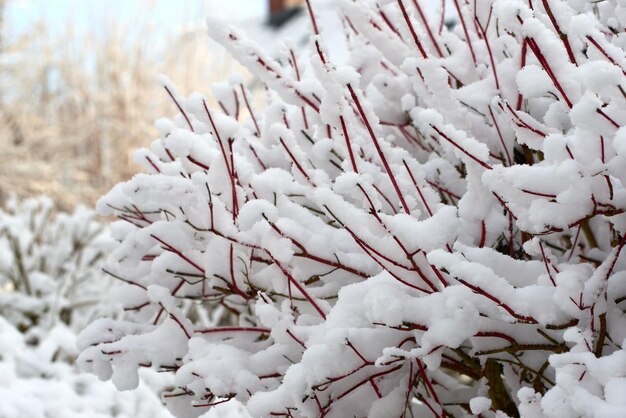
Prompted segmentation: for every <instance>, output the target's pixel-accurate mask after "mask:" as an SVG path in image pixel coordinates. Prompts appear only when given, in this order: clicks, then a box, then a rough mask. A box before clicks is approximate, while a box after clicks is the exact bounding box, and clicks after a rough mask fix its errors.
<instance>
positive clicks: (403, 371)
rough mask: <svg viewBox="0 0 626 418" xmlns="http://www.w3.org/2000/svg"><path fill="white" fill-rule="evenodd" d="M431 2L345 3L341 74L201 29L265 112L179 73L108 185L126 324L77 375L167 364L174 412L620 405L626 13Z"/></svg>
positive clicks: (95, 328)
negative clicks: (151, 130) (185, 80)
mask: <svg viewBox="0 0 626 418" xmlns="http://www.w3.org/2000/svg"><path fill="white" fill-rule="evenodd" d="M315 3H316V2H314V1H312V2H311V5H310V6H312V8H311V10H312V14H311V20H312V21H313V23H314V24H313V27H314V28H315V27H317V23H316V22H315V16H314V12H315V5H316V4H315ZM421 3H424V2H423V1H419V0H415V1H413V0H398V1H379V2H376V1H359V2H354V1H350V0H342V1H341V2H340V4H341V13H342V18H343V20H344V22H345V28H346V37H347V42H348V43H349V46H350V49H351V51H352V52H351V55H350V57H349V65H348V66H345V67H340V66H335V65H333V63H332V62H330V61H329V59H328V58H327V57H328V54H327V49H326V46H325V45H324V40H323V39H322V38H321V37H319V36H314V37H313V38H312V41H311V48H310V51H311V53H310V54H309V55H308V56H304V57H302V56H298V54H297V53H296V52H295V51H292V50H290V49H288V48H287V49H285V51H284V55H283V56H282V57H280V60H276V59H274V58H272V57H270V56H268V55H267V54H265V53H264V52H263V51H262V49H260V48H259V47H257V46H255V45H254V43H253V42H251V41H249V40H247V39H246V37H245V36H244V35H243V34H242V33H240V32H239V31H238V30H236V29H234V28H232V27H228V26H225V25H224V24H222V23H221V22H218V21H215V20H210V21H209V25H208V26H209V31H210V33H211V35H212V36H213V38H215V39H216V40H218V41H219V42H221V43H222V44H223V45H224V46H225V47H226V48H228V49H229V50H230V51H231V52H232V54H233V55H234V56H235V57H236V58H237V59H239V60H240V61H241V62H242V63H244V64H245V65H246V66H247V67H248V68H249V69H250V70H251V71H252V72H253V73H254V74H255V75H256V76H257V77H258V78H259V79H260V80H261V81H263V82H264V83H265V84H266V85H267V87H268V88H269V90H270V93H269V95H268V96H269V104H268V106H267V109H266V110H265V111H259V110H258V109H255V108H254V106H253V101H252V98H251V94H250V92H248V91H247V90H246V89H245V87H244V86H243V85H242V84H241V82H240V81H239V80H232V82H231V83H230V86H229V87H228V86H226V85H221V86H219V88H218V89H215V92H214V93H215V100H214V101H215V102H217V105H216V106H210V105H209V104H208V103H212V102H213V100H211V101H209V100H208V99H205V98H204V97H202V96H200V95H193V96H191V97H189V98H184V97H181V96H180V95H178V94H177V93H176V91H175V90H174V88H173V87H172V86H170V85H169V84H167V83H166V84H165V88H166V89H167V93H168V94H170V95H171V97H172V99H173V102H174V104H175V105H176V106H177V107H178V110H179V111H180V114H179V115H178V116H177V117H176V118H175V119H174V120H166V119H163V120H160V121H158V122H157V127H158V129H159V130H160V131H161V138H160V139H157V140H156V141H154V142H153V144H152V147H151V149H149V150H147V149H145V150H140V151H138V152H137V153H136V154H135V157H136V161H137V162H138V163H140V164H143V166H144V167H145V169H146V174H141V175H137V176H136V177H134V178H133V179H132V180H130V181H129V182H127V183H125V184H120V185H118V186H116V187H115V188H114V189H113V190H112V191H111V192H110V193H109V194H108V195H107V196H105V197H104V198H103V199H102V200H101V201H100V202H99V210H100V211H101V212H102V213H104V214H114V215H117V216H118V217H119V218H120V221H119V222H118V223H117V224H116V225H115V226H114V231H115V235H116V238H117V239H118V240H119V241H120V245H119V246H118V248H117V250H116V251H115V254H114V256H113V258H112V259H111V260H110V261H109V263H108V264H107V269H108V270H110V271H111V272H112V274H115V275H116V276H117V277H119V278H121V279H122V280H123V281H125V282H126V283H127V293H126V295H125V299H124V303H125V304H126V307H127V309H128V310H130V311H132V315H131V316H130V318H129V319H128V320H126V321H123V322H122V321H119V322H115V321H111V320H105V321H101V322H96V323H94V324H93V325H91V327H90V328H88V330H87V331H85V332H84V334H83V336H82V341H81V346H82V349H83V353H82V355H81V359H80V360H81V362H82V363H83V365H84V366H85V367H86V368H87V369H90V370H92V371H93V372H94V373H97V374H98V375H100V376H101V377H112V379H113V381H114V382H115V383H116V384H117V385H118V387H120V388H129V387H133V386H134V385H136V382H137V369H138V368H139V367H152V368H156V369H159V370H162V371H168V372H171V373H173V374H174V375H175V379H176V386H177V387H176V388H175V389H173V390H172V391H171V392H169V393H167V394H165V399H166V400H167V401H168V403H169V405H170V407H171V409H172V411H174V412H175V414H177V415H178V416H181V417H183V416H184V417H186V416H199V415H201V414H204V413H205V412H206V411H207V410H208V409H209V408H210V407H211V406H213V405H215V404H219V403H223V402H228V401H229V400H231V399H234V398H236V399H238V400H239V401H242V402H243V403H244V404H246V405H247V408H248V410H249V411H250V413H251V414H252V415H253V416H256V417H268V416H287V417H348V416H350V417H352V416H355V417H365V416H369V417H393V416H435V417H445V416H456V417H460V416H464V415H468V414H481V415H482V416H495V415H497V416H500V417H504V416H509V417H519V416H524V417H536V418H539V417H546V418H547V417H550V418H553V417H554V418H556V417H565V416H567V417H574V416H585V417H587V416H588V417H591V416H603V417H605V416H606V417H608V416H621V415H624V414H626V405H624V400H623V396H622V394H623V393H624V391H625V390H626V383H625V382H626V360H624V359H625V358H626V357H625V356H626V352H624V350H623V349H622V347H623V343H624V340H625V339H626V318H624V315H625V312H624V309H626V305H625V303H626V285H625V281H626V260H625V258H624V256H623V255H621V252H622V249H623V246H624V242H625V239H626V238H625V237H626V234H625V233H626V215H625V214H624V210H625V209H626V190H625V189H624V182H625V181H626V130H625V128H623V127H622V126H623V124H624V122H625V121H626V106H625V100H626V93H625V91H624V88H626V84H625V83H624V81H625V78H624V69H626V58H625V57H624V52H623V51H624V41H625V40H624V26H625V24H626V18H625V16H626V14H625V9H624V6H623V5H622V3H621V2H619V1H617V0H606V1H603V2H585V1H574V0H571V1H558V0H542V1H539V0H531V1H515V0H499V1H498V0H496V1H493V2H492V1H489V0H482V1H481V0H479V1H475V2H467V3H470V4H471V5H470V4H466V2H462V1H460V0H454V1H453V2H452V3H453V4H454V6H455V7H456V8H457V9H458V11H459V14H460V15H459V25H457V27H456V28H454V30H452V31H448V30H447V29H446V28H445V27H444V26H443V24H442V22H443V21H442V19H439V18H438V17H436V18H434V19H430V20H429V19H428V18H427V16H426V15H425V14H424V13H423V12H424V11H423V10H422V8H421V6H423V5H422V4H421ZM620 255H621V256H620ZM211 307H214V309H218V310H221V312H222V313H223V314H222V316H221V318H222V319H221V322H220V323H219V324H218V325H219V326H209V325H208V324H210V321H208V320H207V318H206V317H205V316H202V315H199V314H198V312H203V310H202V309H204V308H211ZM200 308H202V309H200Z"/></svg>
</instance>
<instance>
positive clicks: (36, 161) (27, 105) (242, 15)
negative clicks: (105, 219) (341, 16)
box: [0, 0, 299, 210]
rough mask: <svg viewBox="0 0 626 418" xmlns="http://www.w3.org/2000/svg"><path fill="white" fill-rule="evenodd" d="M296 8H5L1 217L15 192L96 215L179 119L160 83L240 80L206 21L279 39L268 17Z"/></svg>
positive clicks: (252, 3) (173, 0)
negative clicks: (136, 154) (160, 123)
mask: <svg viewBox="0 0 626 418" xmlns="http://www.w3.org/2000/svg"><path fill="white" fill-rule="evenodd" d="M270 3H271V4H270ZM298 3H299V2H298V1H290V0H284V1H281V0H278V1H277V0H229V1H219V0H185V1H184V2H182V1H177V0H108V1H107V0H88V1H86V0H0V148H1V149H2V154H3V155H2V157H3V158H2V162H1V163H0V207H1V206H2V205H3V204H4V203H5V201H6V199H7V198H8V197H9V196H10V195H11V194H12V193H14V194H16V195H17V196H18V197H27V196H35V195H40V194H46V195H48V196H49V197H51V198H52V200H54V201H55V202H56V204H57V206H58V208H60V209H62V210H70V209H72V208H73V207H74V206H75V205H77V204H78V203H85V204H87V205H92V204H93V203H94V202H95V200H96V199H97V198H98V197H99V196H100V195H102V194H103V193H104V192H106V191H107V190H108V189H110V187H111V186H112V185H113V184H115V183H116V182H119V181H122V180H124V179H128V178H129V177H130V176H131V175H132V174H133V173H134V172H135V171H136V167H135V166H134V165H133V164H132V162H131V159H130V154H131V152H132V150H133V149H135V148H137V147H140V146H147V145H149V143H150V142H151V140H152V139H153V137H156V131H153V128H152V123H153V121H154V120H155V119H156V118H158V117H161V116H166V115H171V114H172V113H174V110H175V109H174V108H173V106H172V104H171V102H170V101H169V100H168V97H167V95H166V94H165V92H164V91H163V89H162V88H161V87H160V86H159V84H158V83H157V76H158V75H159V74H165V75H167V77H169V78H170V79H171V80H172V81H173V82H174V84H175V85H176V86H177V88H178V91H179V92H180V93H181V94H184V95H187V94H190V93H191V92H193V91H200V92H202V93H209V91H210V90H209V86H210V84H211V83H213V82H215V81H225V80H226V79H227V78H228V77H229V75H230V74H231V73H234V72H239V73H242V72H244V71H243V69H242V68H240V67H239V66H238V65H237V64H236V63H235V62H233V61H232V60H231V59H230V58H229V57H228V54H227V53H226V52H225V51H224V50H223V49H221V48H220V47H219V46H217V45H216V44H214V43H211V42H210V40H209V39H208V36H207V35H206V31H205V23H204V17H205V16H206V14H207V13H220V15H221V16H223V17H224V18H225V19H227V20H229V21H231V22H233V23H234V24H238V23H241V24H243V25H244V26H247V27H251V28H252V29H255V28H261V27H264V28H273V29H272V30H274V29H275V28H277V27H278V26H280V25H275V24H276V21H272V22H273V24H274V25H275V26H272V25H270V16H269V12H270V8H271V9H272V10H273V16H274V18H275V17H276V16H277V15H281V13H285V10H294V9H291V8H292V7H293V6H297V4H298ZM287 14H290V13H287ZM283 17H284V16H283ZM280 20H281V19H278V23H280Z"/></svg>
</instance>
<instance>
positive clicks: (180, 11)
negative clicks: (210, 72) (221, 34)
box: [7, 0, 266, 34]
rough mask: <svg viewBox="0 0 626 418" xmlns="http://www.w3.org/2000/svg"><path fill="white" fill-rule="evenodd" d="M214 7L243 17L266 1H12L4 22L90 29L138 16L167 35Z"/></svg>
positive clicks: (257, 11) (18, 26)
mask: <svg viewBox="0 0 626 418" xmlns="http://www.w3.org/2000/svg"><path fill="white" fill-rule="evenodd" d="M215 10H218V11H219V13H220V14H222V15H223V17H224V18H226V19H229V20H238V19H246V18H250V17H254V16H259V15H262V14H263V13H264V12H265V10H266V0H227V1H224V0H184V1H180V0H88V1H86V0H11V1H10V2H9V7H8V10H7V21H8V22H10V24H11V25H12V27H13V29H15V30H18V31H20V30H23V29H25V28H27V27H29V26H31V25H32V24H34V23H35V22H37V21H44V22H46V23H47V24H48V25H49V26H50V27H51V28H52V29H53V30H62V29H63V26H64V25H65V24H66V22H67V19H68V18H70V19H71V20H72V21H73V23H74V24H75V25H76V26H77V28H78V29H79V30H85V29H87V30H89V29H90V28H91V29H93V26H94V25H96V26H97V25H98V23H99V22H102V20H103V19H114V20H116V21H117V22H125V21H132V20H133V19H137V18H139V19H141V20H143V21H145V22H149V23H151V24H154V25H155V26H156V27H158V30H159V31H162V32H163V33H165V34H166V33H168V32H170V31H175V30H176V29H178V28H179V27H180V26H181V25H195V24H200V23H202V22H203V20H204V16H205V14H206V13H211V12H214V11H215Z"/></svg>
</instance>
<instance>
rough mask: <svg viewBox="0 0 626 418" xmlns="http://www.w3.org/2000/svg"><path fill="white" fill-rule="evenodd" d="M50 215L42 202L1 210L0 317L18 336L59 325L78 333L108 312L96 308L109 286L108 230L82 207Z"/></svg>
mask: <svg viewBox="0 0 626 418" xmlns="http://www.w3.org/2000/svg"><path fill="white" fill-rule="evenodd" d="M53 212H54V205H53V203H52V201H51V200H50V199H48V198H46V197H41V198H37V199H26V200H23V201H20V200H18V199H15V198H13V199H11V200H10V201H9V202H8V203H7V205H6V208H5V210H0V316H3V317H4V318H5V319H6V320H8V321H9V322H11V323H12V324H13V325H15V326H16V327H17V328H19V329H20V330H21V331H22V332H27V331H29V330H31V329H34V328H36V327H42V328H46V329H49V328H51V327H53V326H54V325H56V324H57V323H62V324H64V325H66V326H69V327H70V328H71V329H72V330H73V331H76V332H77V331H79V330H81V329H82V328H83V327H84V326H85V325H86V324H87V323H89V322H90V321H92V320H93V319H95V316H96V315H98V310H101V309H107V310H108V311H109V313H110V312H111V311H112V310H111V309H109V308H107V307H105V304H103V303H100V302H101V300H102V297H103V295H104V294H106V290H107V289H108V288H109V287H110V285H111V283H112V282H111V280H109V279H108V277H107V276H106V275H105V274H104V273H103V272H102V270H101V264H102V262H103V261H104V259H105V258H106V256H107V254H108V253H109V252H110V251H111V250H112V249H113V246H114V241H113V240H112V239H111V237H110V235H109V234H108V231H107V229H106V228H105V226H104V225H103V224H101V223H100V222H97V221H96V220H94V219H93V217H94V215H93V212H92V211H89V210H88V209H87V208H84V207H79V208H77V209H76V210H75V211H74V213H71V214H69V213H56V214H55V213H53ZM101 313H102V312H101Z"/></svg>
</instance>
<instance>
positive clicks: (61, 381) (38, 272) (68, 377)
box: [0, 197, 171, 418]
mask: <svg viewBox="0 0 626 418" xmlns="http://www.w3.org/2000/svg"><path fill="white" fill-rule="evenodd" d="M113 245H114V241H113V240H112V239H111V237H110V235H109V233H108V229H107V227H106V225H105V224H103V223H100V222H98V221H96V220H95V219H94V215H93V212H92V211H89V210H87V209H86V208H82V207H80V208H77V209H76V210H75V211H74V213H71V214H69V213H57V212H56V210H55V207H54V205H53V203H52V201H51V200H50V199H48V198H45V197H42V198H37V199H27V200H23V201H20V200H17V199H11V200H10V201H9V202H8V203H7V206H6V208H5V209H4V210H0V417H2V418H23V417H29V418H68V417H76V418H78V417H84V418H98V417H102V418H107V417H108V418H110V417H117V418H138V417H141V418H157V417H158V418H168V417H171V415H170V414H169V413H168V412H167V410H166V409H165V408H164V407H163V406H162V404H161V402H160V399H159V398H158V396H157V395H156V394H155V393H154V392H155V389H158V388H159V387H161V386H163V385H164V384H167V381H162V380H161V379H159V378H155V377H153V376H150V375H146V376H145V377H146V378H147V379H150V380H151V383H150V384H143V385H142V386H141V387H140V388H139V389H138V390H136V391H134V392H128V393H120V392H119V391H117V389H116V388H115V387H114V386H113V385H112V384H111V382H101V381H99V380H98V379H97V378H96V377H95V376H91V375H88V374H85V373H81V372H80V371H79V370H78V369H77V367H76V364H75V360H76V356H77V355H78V350H77V348H76V334H77V332H78V331H80V330H81V329H82V328H83V327H84V326H85V325H86V324H87V323H89V322H90V321H92V320H94V319H95V318H96V317H98V316H101V315H103V314H105V315H114V314H115V313H116V312H117V310H116V308H115V306H114V303H113V302H114V301H112V300H110V299H109V298H108V297H107V296H106V294H107V291H108V290H109V289H110V288H111V287H112V284H113V283H114V281H113V279H111V278H110V277H108V276H107V275H105V274H104V273H103V272H102V270H101V264H102V261H103V260H104V259H105V258H106V256H107V255H108V253H109V252H110V251H111V250H112V249H113Z"/></svg>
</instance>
